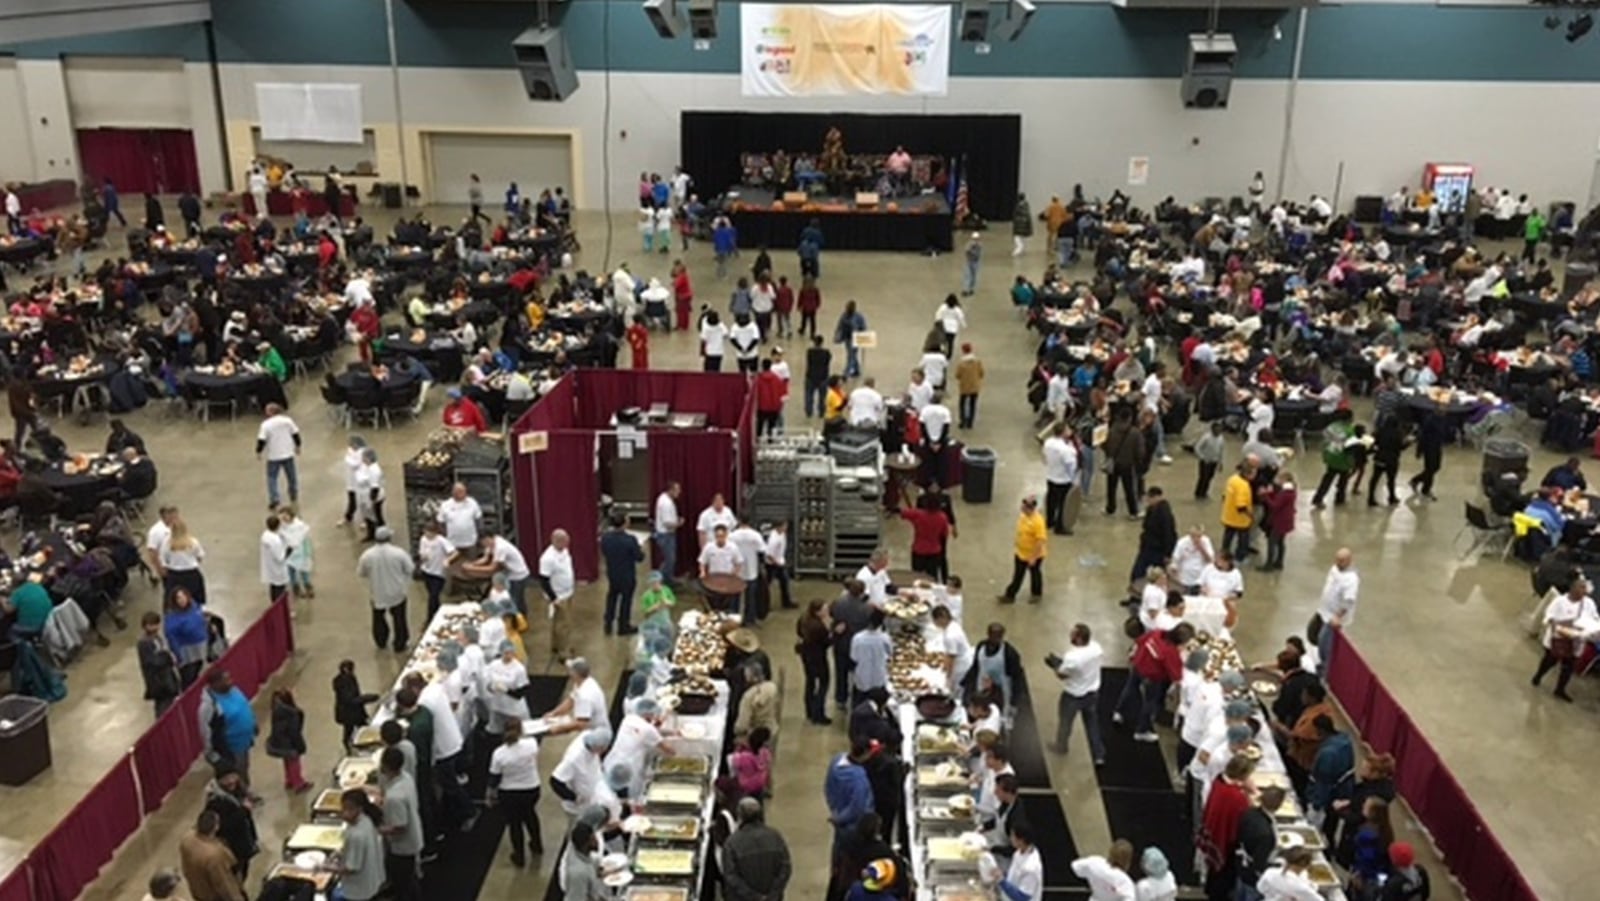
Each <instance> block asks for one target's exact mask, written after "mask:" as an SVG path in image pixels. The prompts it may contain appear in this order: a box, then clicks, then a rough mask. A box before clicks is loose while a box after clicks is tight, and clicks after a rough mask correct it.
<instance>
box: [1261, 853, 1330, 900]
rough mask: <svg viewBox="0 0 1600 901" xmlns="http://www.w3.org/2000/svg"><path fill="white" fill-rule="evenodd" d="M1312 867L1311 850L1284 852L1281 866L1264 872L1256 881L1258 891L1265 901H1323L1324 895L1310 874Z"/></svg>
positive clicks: (1269, 868)
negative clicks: (1309, 870)
mask: <svg viewBox="0 0 1600 901" xmlns="http://www.w3.org/2000/svg"><path fill="white" fill-rule="evenodd" d="M1310 866H1311V851H1310V850H1308V849H1306V848H1290V849H1289V850H1287V851H1285V852H1283V864H1282V865H1281V866H1275V867H1268V868H1267V869H1266V870H1263V871H1262V873H1261V878H1259V879H1257V880H1256V891H1257V892H1258V893H1259V894H1260V895H1261V897H1262V898H1263V899H1264V901H1322V893H1321V892H1319V891H1317V886H1316V883H1314V882H1312V881H1311V876H1310V874H1309V873H1308V869H1309V868H1310Z"/></svg>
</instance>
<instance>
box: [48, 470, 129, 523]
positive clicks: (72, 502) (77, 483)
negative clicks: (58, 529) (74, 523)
mask: <svg viewBox="0 0 1600 901" xmlns="http://www.w3.org/2000/svg"><path fill="white" fill-rule="evenodd" d="M39 477H40V478H41V479H42V480H43V481H44V483H45V484H46V485H48V486H50V490H51V491H54V492H55V493H56V494H58V495H60V496H61V510H60V511H59V512H60V513H61V514H62V515H65V516H79V515H82V514H84V513H90V512H92V511H93V510H94V508H95V505H96V504H98V503H99V502H100V500H101V499H102V498H106V497H110V496H112V495H115V494H116V491H117V473H116V472H108V473H105V474H100V473H96V472H95V471H94V470H93V468H92V467H91V469H90V470H89V471H87V472H79V473H67V472H65V471H63V470H62V468H61V464H60V463H52V464H51V465H49V466H47V467H45V469H44V471H43V472H41V473H40V474H39Z"/></svg>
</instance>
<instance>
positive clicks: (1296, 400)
mask: <svg viewBox="0 0 1600 901" xmlns="http://www.w3.org/2000/svg"><path fill="white" fill-rule="evenodd" d="M1321 403H1322V402H1321V401H1319V400H1317V399H1316V398H1314V397H1284V398H1279V399H1278V400H1275V401H1273V402H1272V411H1273V414H1274V415H1275V416H1277V417H1279V418H1294V419H1304V418H1305V417H1307V416H1310V415H1311V414H1312V413H1315V412H1317V407H1318V406H1319V405H1321Z"/></svg>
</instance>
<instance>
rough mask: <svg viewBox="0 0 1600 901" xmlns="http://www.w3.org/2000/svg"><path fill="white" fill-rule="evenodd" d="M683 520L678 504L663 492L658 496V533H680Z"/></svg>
mask: <svg viewBox="0 0 1600 901" xmlns="http://www.w3.org/2000/svg"><path fill="white" fill-rule="evenodd" d="M682 524H683V520H682V519H680V518H679V517H678V502H677V501H675V500H673V499H672V495H670V494H668V493H667V492H665V491H663V492H661V493H660V494H658V495H656V531H657V532H658V533H666V534H671V533H674V532H677V531H678V526H680V525H682Z"/></svg>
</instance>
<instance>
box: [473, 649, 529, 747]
mask: <svg viewBox="0 0 1600 901" xmlns="http://www.w3.org/2000/svg"><path fill="white" fill-rule="evenodd" d="M496 650H498V651H499V655H498V656H497V657H496V658H495V659H494V660H492V661H490V662H489V665H488V666H486V667H484V671H483V682H484V686H485V687H486V688H487V689H488V702H489V723H488V726H487V727H486V728H487V729H488V730H489V732H490V733H492V734H494V735H499V734H501V733H502V732H504V731H505V724H506V721H507V720H508V719H517V720H521V719H524V718H526V717H527V715H528V702H527V701H526V700H524V699H523V695H524V694H525V689H526V688H527V687H528V667H527V665H526V664H524V663H523V662H522V661H521V660H518V659H517V646H516V645H514V644H512V643H511V641H510V640H509V639H508V640H506V641H502V642H500V646H499V648H497V649H496Z"/></svg>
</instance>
